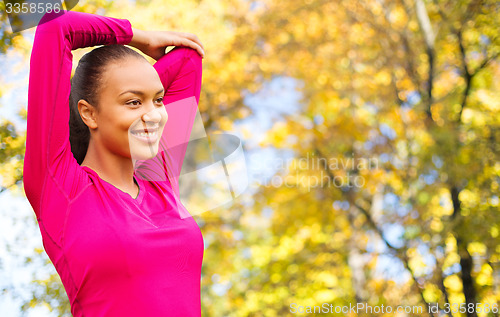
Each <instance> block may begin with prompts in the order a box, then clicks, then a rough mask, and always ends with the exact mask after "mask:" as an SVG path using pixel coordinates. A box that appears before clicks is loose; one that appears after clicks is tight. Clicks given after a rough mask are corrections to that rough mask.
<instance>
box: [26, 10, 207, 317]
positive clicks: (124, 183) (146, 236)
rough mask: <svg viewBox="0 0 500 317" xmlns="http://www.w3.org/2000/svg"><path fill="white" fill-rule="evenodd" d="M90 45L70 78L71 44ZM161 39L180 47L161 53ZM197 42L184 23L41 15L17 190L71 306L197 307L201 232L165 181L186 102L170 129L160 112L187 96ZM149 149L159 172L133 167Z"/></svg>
mask: <svg viewBox="0 0 500 317" xmlns="http://www.w3.org/2000/svg"><path fill="white" fill-rule="evenodd" d="M43 22H45V23H43ZM42 23H43V24H42ZM125 44H129V45H133V46H135V47H136V48H138V49H140V50H141V51H142V52H144V53H145V54H148V55H149V56H151V57H153V58H155V59H157V62H156V63H155V64H154V65H151V64H149V63H148V62H147V60H146V59H145V58H143V57H142V55H140V54H139V53H137V52H135V51H134V50H132V49H130V48H127V47H125V46H124V45H125ZM96 45H103V46H101V47H99V48H97V49H94V50H93V51H91V52H89V53H87V54H86V55H85V56H84V57H83V58H82V59H81V60H80V62H79V65H78V67H77V69H76V71H75V75H74V77H73V78H72V79H71V78H70V75H71V68H72V63H71V61H72V53H71V51H72V50H74V49H78V48H83V47H91V46H96ZM170 45H182V46H185V47H179V46H178V47H176V48H174V49H173V50H171V51H169V52H168V54H160V53H159V52H164V51H165V47H167V46H170ZM202 52H203V51H202V46H201V43H199V40H198V38H197V37H196V36H195V35H192V34H189V33H172V32H159V31H155V32H146V31H141V30H136V29H133V28H132V27H131V24H130V22H129V21H128V20H125V19H117V18H111V17H104V16H99V15H93V14H87V13H81V12H74V11H67V12H65V14H63V15H61V16H58V17H57V18H55V17H53V16H50V14H47V15H46V16H44V18H43V19H42V21H41V23H40V25H39V26H38V27H37V30H36V34H35V40H34V44H33V50H32V53H31V61H30V63H31V67H30V77H29V89H28V120H27V122H28V127H27V137H26V154H25V160H24V189H25V192H26V196H27V197H28V200H29V202H30V204H31V205H32V207H33V210H34V212H35V214H36V217H37V220H38V224H39V227H40V232H41V235H42V238H43V245H44V248H45V250H46V252H47V255H48V256H49V258H50V259H51V261H52V262H53V264H54V266H55V268H56V270H57V272H58V273H59V275H60V277H61V280H62V282H63V285H64V287H65V290H66V292H67V294H68V297H69V300H70V303H71V312H72V313H73V315H74V316H200V315H201V302H200V278H201V264H202V259H203V237H202V234H201V231H200V228H199V227H198V225H197V223H196V222H195V220H194V219H193V218H192V217H185V216H183V217H181V216H180V214H183V215H186V214H189V213H188V212H187V210H185V208H184V206H182V204H179V199H178V197H177V196H178V191H177V190H175V188H178V184H176V180H177V178H178V177H177V176H178V173H179V171H180V166H182V161H183V159H184V155H185V147H184V148H183V147H180V148H181V149H182V148H183V149H184V151H183V150H180V151H179V150H178V149H179V147H178V148H177V151H174V152H172V153H167V149H168V147H166V146H164V143H163V142H165V141H168V140H175V141H176V142H177V143H176V144H179V143H182V141H184V142H187V141H188V140H189V135H190V131H191V130H190V129H191V127H190V126H189V124H183V125H182V127H181V126H180V125H178V123H179V122H190V120H191V119H190V118H191V117H192V112H193V110H192V108H189V107H186V109H185V110H186V111H185V112H179V111H174V110H172V111H171V112H172V117H173V120H172V121H174V123H176V124H177V125H176V126H175V128H177V131H178V132H179V135H176V134H175V133H171V131H176V130H175V128H172V126H170V127H169V126H168V124H167V122H168V114H167V112H168V111H170V110H169V108H168V106H169V105H176V106H178V105H180V104H179V102H182V101H184V100H187V101H190V102H191V103H193V102H194V101H193V100H195V103H196V105H197V103H198V101H199V96H200V89H201V73H202V72H201V59H202V57H201V56H200V54H202ZM68 103H69V106H68ZM186 104H187V103H186ZM194 110H196V109H194ZM179 114H182V115H180V116H179ZM183 116H185V118H183ZM68 123H69V124H68ZM167 128H168V129H167ZM165 131H169V133H168V135H166V134H165V133H164V132H165ZM167 143H168V142H167ZM158 157H161V158H163V159H164V162H165V165H168V166H169V168H168V170H166V171H165V172H168V173H170V174H171V175H168V177H164V178H163V179H165V181H162V180H161V179H162V178H159V179H158V180H154V181H147V180H145V179H144V178H140V177H137V176H138V175H137V174H136V171H135V169H134V164H135V162H136V161H137V160H143V159H148V158H158Z"/></svg>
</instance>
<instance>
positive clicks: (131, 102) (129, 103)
mask: <svg viewBox="0 0 500 317" xmlns="http://www.w3.org/2000/svg"><path fill="white" fill-rule="evenodd" d="M138 103H140V101H139V100H132V101H130V102H127V105H133V106H138V105H139V104H138Z"/></svg>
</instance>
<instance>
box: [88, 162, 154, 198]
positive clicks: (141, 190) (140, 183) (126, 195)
mask: <svg viewBox="0 0 500 317" xmlns="http://www.w3.org/2000/svg"><path fill="white" fill-rule="evenodd" d="M81 167H82V168H83V169H84V170H86V171H87V172H90V173H91V174H93V175H94V176H96V177H98V178H99V179H100V180H101V182H102V183H104V184H107V186H109V187H111V188H112V189H114V191H115V192H117V193H118V194H119V195H120V196H122V197H124V198H125V199H128V200H132V201H135V202H137V203H138V204H140V203H141V202H142V198H143V197H144V192H145V190H144V183H143V181H142V180H141V179H140V178H137V177H136V175H135V170H134V175H133V177H134V181H135V183H136V184H137V186H139V194H138V195H137V197H136V198H133V197H132V196H131V195H130V194H129V193H126V192H124V191H123V190H121V189H119V188H118V187H116V186H115V185H113V184H111V183H109V182H107V181H105V180H104V179H102V178H101V177H100V176H99V174H97V172H96V171H94V170H93V169H91V168H90V167H88V166H81Z"/></svg>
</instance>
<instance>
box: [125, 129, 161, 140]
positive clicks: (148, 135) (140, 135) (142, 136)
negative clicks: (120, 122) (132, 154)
mask: <svg viewBox="0 0 500 317" xmlns="http://www.w3.org/2000/svg"><path fill="white" fill-rule="evenodd" d="M146 131H147V130H136V131H131V132H130V133H131V134H132V135H133V136H134V137H136V138H137V139H139V140H141V141H144V142H147V143H154V142H156V141H157V140H158V130H157V129H155V130H152V131H151V130H150V131H147V132H146Z"/></svg>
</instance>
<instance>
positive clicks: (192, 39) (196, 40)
mask: <svg viewBox="0 0 500 317" xmlns="http://www.w3.org/2000/svg"><path fill="white" fill-rule="evenodd" d="M180 35H182V36H184V37H185V38H188V39H190V40H191V41H193V42H195V43H196V44H198V45H199V46H201V48H202V49H205V47H204V46H203V43H201V40H200V39H199V38H198V36H196V34H193V33H187V32H180Z"/></svg>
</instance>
